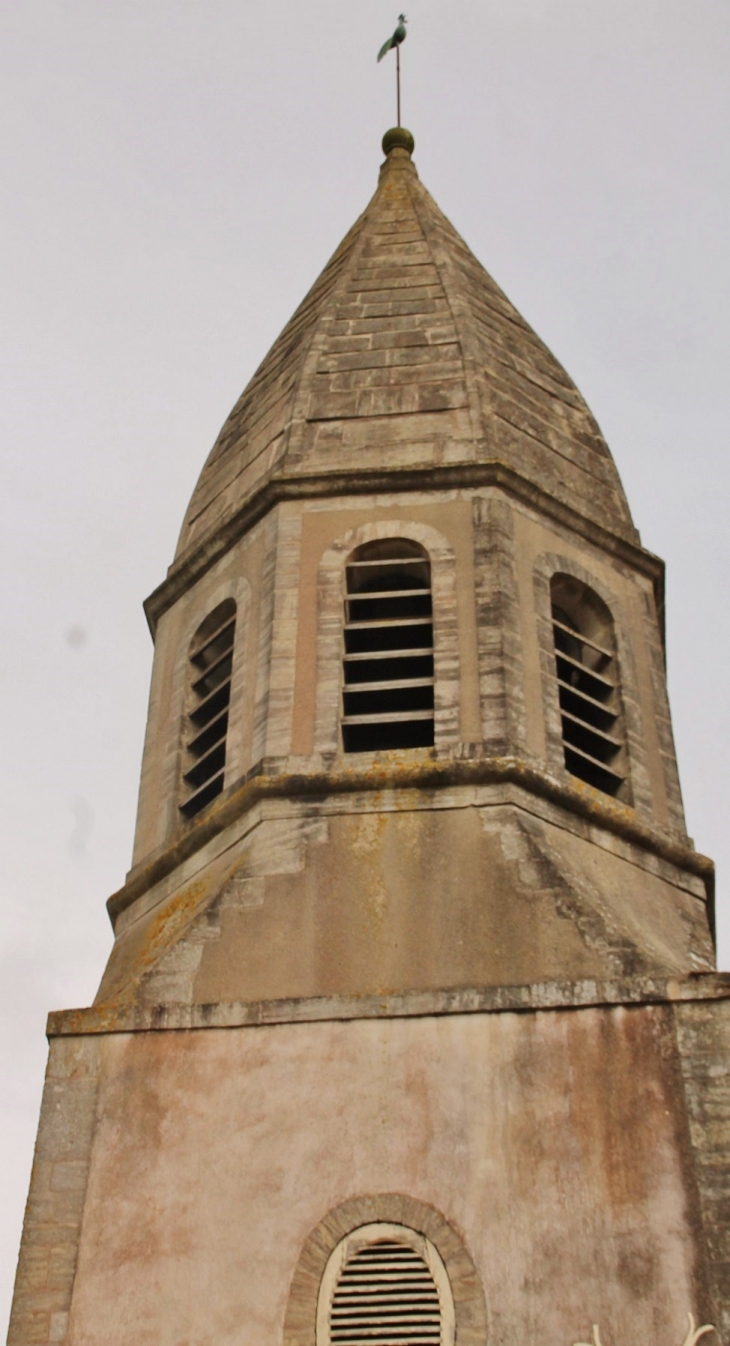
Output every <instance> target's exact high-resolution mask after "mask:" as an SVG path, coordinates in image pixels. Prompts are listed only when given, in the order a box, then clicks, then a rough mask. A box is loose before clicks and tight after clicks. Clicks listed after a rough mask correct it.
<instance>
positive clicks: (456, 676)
mask: <svg viewBox="0 0 730 1346" xmlns="http://www.w3.org/2000/svg"><path fill="white" fill-rule="evenodd" d="M390 537H402V538H407V539H409V541H411V542H419V543H420V544H421V546H422V547H424V548H425V550H426V551H427V552H428V555H429V560H430V562H431V588H432V593H433V636H434V671H435V677H436V686H435V716H434V736H435V747H436V753H437V755H438V752H439V749H446V748H448V747H449V746H451V745H452V744H454V743H457V742H458V740H459V733H460V714H459V696H460V671H459V630H458V617H457V602H456V558H455V556H454V550H453V548H452V546H451V544H450V542H449V541H448V539H447V538H445V537H444V535H443V533H439V532H438V531H437V529H435V528H432V527H431V526H430V525H429V524H424V523H418V522H415V521H414V520H412V519H382V520H379V521H378V522H376V523H368V524H363V525H362V526H361V527H359V528H352V529H350V530H349V531H348V532H347V533H344V534H343V535H342V536H341V537H339V538H338V539H337V541H336V542H334V543H332V544H331V545H330V546H329V547H328V548H327V550H326V551H325V552H324V555H323V556H322V558H321V560H320V563H319V572H318V578H317V701H316V720H315V736H314V747H315V752H317V753H321V754H323V755H327V754H332V753H338V752H339V751H340V746H339V720H340V686H341V682H342V667H341V665H342V614H343V611H344V600H345V587H344V586H345V563H346V561H347V558H348V556H349V555H350V553H351V552H353V551H354V550H355V548H356V547H359V546H361V545H362V544H363V543H365V542H377V541H380V540H381V539H382V538H390Z"/></svg>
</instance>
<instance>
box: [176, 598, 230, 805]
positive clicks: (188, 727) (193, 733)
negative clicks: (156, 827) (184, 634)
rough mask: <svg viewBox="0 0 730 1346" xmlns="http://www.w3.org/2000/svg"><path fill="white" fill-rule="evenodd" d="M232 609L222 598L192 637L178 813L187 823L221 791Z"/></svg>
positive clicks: (224, 761)
mask: <svg viewBox="0 0 730 1346" xmlns="http://www.w3.org/2000/svg"><path fill="white" fill-rule="evenodd" d="M235 631H236V603H235V600H234V599H233V598H226V599H224V600H223V602H222V603H219V604H218V606H217V607H215V608H214V609H213V611H212V612H209V613H208V616H207V617H206V618H205V621H203V622H201V624H200V626H199V627H198V629H197V631H196V633H195V635H194V636H193V639H192V642H191V645H190V653H189V656H188V676H189V685H188V698H187V709H186V715H185V746H184V761H183V778H182V787H183V788H182V796H183V797H182V800H181V802H180V812H181V813H182V815H183V817H185V818H193V817H194V816H195V814H196V813H199V812H200V810H201V809H203V808H205V806H206V804H209V803H210V801H211V800H212V799H215V798H216V796H217V795H219V794H220V793H221V791H222V790H223V782H224V773H225V765H226V738H227V734H228V714H229V706H230V700H231V674H232V668H233V641H234V636H235Z"/></svg>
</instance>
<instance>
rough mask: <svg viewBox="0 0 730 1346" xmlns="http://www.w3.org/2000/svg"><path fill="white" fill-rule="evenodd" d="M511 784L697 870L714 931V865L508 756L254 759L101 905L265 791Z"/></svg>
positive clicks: (128, 892)
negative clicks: (350, 761)
mask: <svg viewBox="0 0 730 1346" xmlns="http://www.w3.org/2000/svg"><path fill="white" fill-rule="evenodd" d="M495 784H511V785H516V786H518V787H520V788H521V789H523V790H525V791H527V792H528V793H531V794H535V795H538V796H540V797H541V798H543V799H547V800H549V801H551V802H552V803H553V804H556V805H558V807H560V808H563V809H565V810H566V811H567V812H568V813H573V814H577V815H578V816H579V817H581V818H583V819H586V820H587V821H588V822H590V823H591V824H593V825H594V826H596V827H599V828H602V829H603V830H605V831H606V832H609V833H612V834H613V835H615V836H618V837H621V838H622V839H623V840H624V841H627V842H629V843H630V844H632V845H635V846H638V847H639V848H640V849H641V850H643V851H645V852H648V853H649V854H651V855H654V856H656V857H657V858H659V859H660V860H665V861H667V862H668V863H669V864H672V865H675V866H676V867H677V868H678V869H680V870H684V871H685V872H687V873H689V874H693V875H695V876H697V877H698V878H700V879H701V880H702V882H703V883H704V885H705V890H706V894H707V902H708V907H709V911H708V915H709V920H710V926H711V928H712V929H713V931H714V876H715V869H714V865H713V863H712V861H711V860H709V859H708V858H707V856H704V855H700V854H699V853H698V852H697V851H695V850H693V849H692V847H691V846H689V845H687V844H686V843H685V842H683V841H682V840H680V839H678V838H677V837H676V836H672V835H670V834H667V833H665V832H660V831H659V830H658V829H654V828H651V827H647V826H646V824H644V823H642V822H641V821H640V820H639V819H638V818H637V816H636V814H635V813H634V811H633V809H630V808H627V807H626V806H625V805H622V804H619V803H617V802H616V801H615V800H611V799H609V798H608V796H605V797H604V796H599V795H598V794H597V793H596V792H595V791H593V790H591V789H590V787H583V788H580V787H578V786H574V785H569V784H565V783H563V782H561V781H558V780H555V779H554V777H552V776H549V775H548V774H547V772H545V771H541V770H539V768H537V767H535V766H532V765H529V764H527V763H525V762H521V761H519V760H517V759H516V758H512V757H479V758H466V759H461V758H448V759H446V760H441V761H437V760H428V759H427V760H423V759H421V760H419V761H418V762H413V763H407V764H406V763H404V762H402V761H397V760H394V761H392V760H387V759H375V760H374V761H373V762H371V763H370V764H368V765H360V764H358V765H357V766H349V765H348V766H347V767H345V766H341V765H335V766H333V767H332V768H331V769H330V770H315V771H311V772H300V773H293V772H291V771H287V770H285V769H283V767H282V764H281V763H279V762H278V761H277V760H265V761H264V762H262V763H260V764H259V766H258V767H257V768H256V769H255V771H254V773H252V774H251V775H250V776H249V777H248V778H247V779H245V780H243V781H242V782H240V783H239V784H236V785H233V786H231V787H230V789H229V790H228V791H227V792H226V793H225V794H224V795H222V796H221V797H220V798H219V799H217V800H216V801H215V802H214V803H213V804H211V805H209V806H208V808H207V809H206V810H205V811H204V812H203V813H202V814H201V815H200V817H199V818H198V819H197V820H196V821H195V822H194V823H193V824H192V825H190V826H189V827H188V828H187V829H186V830H185V831H183V832H182V833H181V834H180V835H179V836H178V837H177V838H176V840H175V841H174V842H173V843H172V844H171V845H170V846H168V847H166V848H165V849H164V850H162V851H160V852H157V853H156V854H154V855H152V856H151V857H150V858H148V859H147V860H145V861H143V862H142V863H141V864H140V865H138V866H137V867H136V868H135V869H133V870H131V871H130V873H129V875H128V876H127V881H126V883H125V885H124V887H123V888H121V889H120V890H119V891H118V892H116V893H113V894H112V896H111V897H110V898H109V900H108V902H107V910H108V912H109V916H110V919H111V922H112V925H115V923H116V920H117V918H118V917H119V915H120V914H121V913H122V912H123V911H126V909H127V908H128V907H130V906H131V905H132V903H133V902H135V901H136V900H137V898H138V897H141V896H142V894H143V893H146V892H147V891H148V890H149V889H150V888H152V887H153V886H154V885H155V884H157V883H159V882H160V881H161V880H162V879H165V878H166V877H167V876H168V875H169V874H171V873H173V872H174V870H175V869H177V867H178V865H180V864H182V863H183V862H184V861H185V860H187V859H188V858H189V857H190V856H192V855H194V854H195V853H196V851H199V850H200V849H201V848H202V847H203V846H205V845H207V843H208V842H209V841H211V840H212V839H213V838H214V837H216V836H218V835H219V834H220V833H221V832H223V831H224V830H225V829H226V828H227V827H230V826H231V825H232V824H233V823H234V822H235V821H236V820H237V819H238V818H240V817H241V816H242V815H243V814H245V813H246V812H247V811H248V810H250V809H251V808H253V807H254V806H255V805H256V804H257V803H259V802H260V801H262V800H265V799H291V800H295V799H303V798H311V799H324V798H327V797H328V796H330V797H331V796H333V795H344V794H356V793H357V794H362V793H368V792H373V791H383V790H426V791H434V790H443V789H453V788H455V787H459V786H462V787H464V786H467V787H469V786H471V787H473V786H479V785H482V786H483V785H495Z"/></svg>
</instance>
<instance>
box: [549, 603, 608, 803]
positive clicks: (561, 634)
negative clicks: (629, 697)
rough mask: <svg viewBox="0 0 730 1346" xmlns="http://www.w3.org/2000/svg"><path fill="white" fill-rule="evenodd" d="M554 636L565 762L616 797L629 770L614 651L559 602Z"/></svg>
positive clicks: (555, 613)
mask: <svg viewBox="0 0 730 1346" xmlns="http://www.w3.org/2000/svg"><path fill="white" fill-rule="evenodd" d="M553 639H554V641H555V661H556V667H557V675H558V697H559V700H560V714H561V721H562V730H563V750H564V753H565V765H566V767H567V769H568V771H569V772H570V774H571V775H572V776H577V777H578V779H579V780H582V781H585V782H586V784H588V785H592V786H593V787H594V788H595V789H596V790H601V791H602V793H603V794H608V795H614V796H616V795H618V794H619V792H620V791H621V788H622V786H623V784H624V780H625V774H624V772H623V771H622V769H621V767H622V758H623V748H624V743H623V738H622V735H621V722H620V716H619V698H618V687H617V681H616V668H615V660H614V656H613V654H612V653H611V651H610V650H608V649H606V647H605V645H601V644H598V642H597V641H595V640H593V639H589V637H588V636H585V635H584V634H583V633H582V632H581V631H580V630H579V629H578V627H577V625H576V624H575V622H573V621H572V619H571V618H570V617H568V615H567V614H566V613H565V612H563V611H562V610H561V609H560V608H559V607H556V606H555V605H553Z"/></svg>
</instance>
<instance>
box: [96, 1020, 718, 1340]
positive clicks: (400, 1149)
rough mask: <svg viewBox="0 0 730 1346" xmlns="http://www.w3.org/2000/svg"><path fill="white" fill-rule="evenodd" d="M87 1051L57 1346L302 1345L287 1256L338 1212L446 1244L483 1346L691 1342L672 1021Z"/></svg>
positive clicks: (300, 1036) (302, 1250) (227, 1032)
mask: <svg viewBox="0 0 730 1346" xmlns="http://www.w3.org/2000/svg"><path fill="white" fill-rule="evenodd" d="M99 1041H100V1044H101V1051H102V1058H103V1069H102V1076H101V1087H100V1098H99V1112H98V1123H97V1130H96V1137H95V1143H94V1150H93V1155H92V1164H91V1172H90V1176H89V1185H88V1193H87V1201H86V1210H85V1215H84V1225H83V1232H82V1241H81V1247H80V1252H79V1262H78V1273H77V1283H76V1291H75V1294H74V1299H73V1305H72V1311H71V1320H70V1329H69V1343H73V1346H99V1343H100V1342H103V1343H104V1346H129V1343H130V1342H132V1341H134V1342H136V1343H139V1344H140V1346H153V1343H154V1346H178V1343H179V1342H181V1341H190V1342H196V1343H200V1344H201V1346H209V1344H210V1346H213V1343H215V1344H216V1346H234V1343H235V1344H236V1346H238V1343H245V1346H255V1344H256V1346H276V1344H277V1343H281V1342H282V1334H283V1333H284V1330H285V1323H288V1324H289V1325H290V1326H291V1327H292V1330H293V1331H294V1335H293V1336H288V1337H286V1338H284V1339H285V1340H286V1341H287V1343H291V1344H292V1346H294V1343H296V1346H314V1336H313V1330H314V1324H313V1320H312V1316H311V1315H310V1316H309V1335H306V1331H305V1335H301V1332H302V1331H303V1330H304V1325H303V1324H302V1318H301V1316H300V1315H299V1314H297V1313H296V1312H294V1310H295V1305H293V1304H292V1302H291V1299H290V1287H291V1290H292V1292H293V1293H294V1295H295V1296H297V1297H298V1299H299V1308H300V1309H302V1308H306V1301H307V1294H308V1295H309V1300H308V1303H309V1309H310V1310H311V1306H312V1296H313V1294H314V1292H315V1286H314V1285H312V1283H311V1281H310V1283H309V1285H308V1286H307V1285H304V1286H302V1285H300V1284H299V1282H298V1280H297V1276H296V1274H295V1273H296V1271H297V1267H298V1266H299V1265H301V1260H302V1257H304V1259H305V1261H306V1260H307V1253H306V1247H307V1241H308V1240H310V1239H311V1237H312V1233H313V1231H315V1230H316V1229H317V1227H318V1226H319V1227H320V1230H322V1222H323V1221H325V1222H326V1219H327V1216H328V1212H332V1219H333V1221H334V1222H335V1223H336V1224H337V1227H338V1228H339V1229H340V1230H341V1233H342V1234H345V1233H347V1232H348V1225H349V1227H350V1228H351V1227H352V1225H351V1224H350V1220H351V1219H352V1218H353V1217H352V1212H351V1208H350V1211H349V1213H348V1207H347V1206H343V1203H348V1202H352V1201H356V1200H359V1201H360V1202H361V1205H360V1206H358V1211H357V1214H356V1218H360V1219H363V1218H364V1219H378V1218H384V1219H392V1218H393V1215H394V1210H393V1201H394V1200H395V1199H400V1200H402V1202H403V1203H404V1204H403V1207H402V1210H401V1218H402V1219H407V1218H408V1217H409V1216H410V1217H411V1218H414V1219H415V1221H416V1227H418V1220H419V1219H422V1218H423V1216H422V1213H419V1211H420V1208H421V1207H423V1206H427V1207H431V1208H433V1210H434V1212H435V1215H434V1217H433V1225H432V1227H431V1232H430V1233H429V1237H434V1238H435V1239H436V1240H438V1239H439V1237H441V1238H443V1233H442V1232H441V1231H443V1228H444V1226H445V1225H446V1226H448V1225H450V1226H451V1227H452V1229H453V1231H454V1232H455V1234H456V1238H454V1240H453V1242H454V1244H456V1245H457V1246H458V1244H459V1243H460V1244H461V1245H462V1246H463V1248H464V1249H465V1251H466V1255H467V1256H466V1266H465V1268H464V1274H465V1276H466V1277H467V1279H468V1272H469V1263H471V1265H472V1267H473V1269H474V1272H475V1273H476V1277H477V1279H478V1282H479V1285H480V1286H481V1289H482V1293H483V1295H484V1299H485V1302H486V1307H487V1315H488V1323H489V1341H490V1342H492V1343H499V1344H500V1346H502V1344H504V1346H507V1344H508V1343H509V1346H512V1344H513V1343H514V1346H518V1343H524V1342H525V1341H529V1342H537V1341H547V1342H550V1343H555V1346H571V1343H572V1342H574V1341H586V1340H588V1339H589V1338H590V1326H591V1323H592V1322H599V1323H600V1324H601V1326H602V1332H603V1334H604V1340H606V1341H608V1342H609V1343H611V1346H613V1344H614V1343H625V1342H628V1343H639V1342H641V1343H646V1346H667V1343H669V1346H675V1343H676V1346H679V1342H680V1341H681V1337H682V1334H683V1332H684V1325H685V1321H686V1319H685V1315H686V1313H687V1311H688V1310H692V1311H693V1312H694V1313H695V1315H696V1316H697V1317H698V1318H699V1319H700V1321H702V1322H706V1321H708V1317H709V1315H710V1313H711V1304H710V1303H709V1302H708V1298H707V1294H706V1290H705V1288H704V1283H703V1277H702V1274H701V1271H700V1270H699V1263H698V1258H699V1257H700V1256H701V1245H700V1242H699V1240H700V1235H699V1232H698V1229H697V1227H696V1224H695V1206H694V1201H695V1197H694V1190H693V1183H692V1177H691V1172H690V1171H689V1170H688V1167H687V1159H688V1156H687V1152H686V1141H685V1134H686V1133H685V1132H684V1131H683V1128H682V1125H681V1109H682V1107H683V1098H682V1085H681V1079H680V1078H679V1075H678V1071H677V1068H676V1055H675V1046H674V1039H673V1023H672V1010H671V1008H670V1007H667V1006H638V1007H636V1008H622V1007H617V1008H613V1009H599V1008H590V1009H584V1010H569V1011H564V1012H557V1013H555V1012H550V1013H545V1014H542V1013H539V1012H538V1013H531V1014H527V1015H525V1014H515V1013H510V1012H505V1013H502V1014H498V1015H472V1016H460V1015H448V1016H445V1017H441V1018H432V1017H429V1016H425V1017H420V1018H412V1019H397V1018H389V1019H386V1020H379V1021H375V1022H373V1021H367V1020H360V1021H353V1022H349V1023H318V1024H299V1025H289V1026H281V1027H260V1028H244V1029H238V1030H235V1029H209V1030H207V1031H204V1032H198V1033H191V1034H185V1033H179V1032H178V1033H175V1032H172V1033H169V1032H168V1033H161V1034H156V1033H143V1034H136V1035H131V1036H124V1035H123V1034H116V1035H112V1036H107V1037H104V1038H103V1039H100V1040H99ZM379 1194H385V1200H384V1202H383V1207H382V1209H381V1207H380V1205H379V1201H378V1197H379ZM409 1201H410V1202H411V1203H412V1204H411V1206H409ZM413 1203H415V1206H416V1208H417V1209H416V1214H415V1215H414V1211H413ZM110 1205H111V1207H112V1208H113V1210H114V1213H115V1218H114V1219H113V1220H110V1219H109V1209H110ZM338 1211H339V1214H338ZM395 1213H398V1212H397V1211H396V1212H395ZM325 1227H326V1228H328V1226H326V1225H325ZM328 1237H329V1239H330V1240H331V1237H332V1232H331V1231H330V1232H329V1233H327V1234H325V1232H324V1230H322V1238H324V1244H323V1249H324V1248H325V1247H326V1242H327V1238H328ZM322 1238H320V1240H319V1242H320V1243H321V1242H322ZM315 1242H316V1240H315ZM330 1246H331V1244H330ZM445 1251H446V1252H447V1256H448V1254H449V1249H448V1248H446V1249H445ZM315 1262H316V1258H315ZM472 1274H474V1273H472ZM315 1279H316V1277H315ZM455 1280H456V1283H457V1289H460V1283H459V1282H460V1277H459V1274H458V1268H457V1275H456V1276H455ZM302 1295H303V1296H304V1301H305V1302H304V1304H303V1303H302V1298H301V1296H302ZM477 1301H478V1292H477ZM292 1314H293V1317H294V1322H292ZM466 1340H472V1341H474V1342H475V1343H476V1342H478V1343H479V1346H484V1340H485V1338H484V1332H483V1326H482V1333H481V1334H480V1335H479V1336H477V1337H470V1336H468V1337H467V1338H466Z"/></svg>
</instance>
